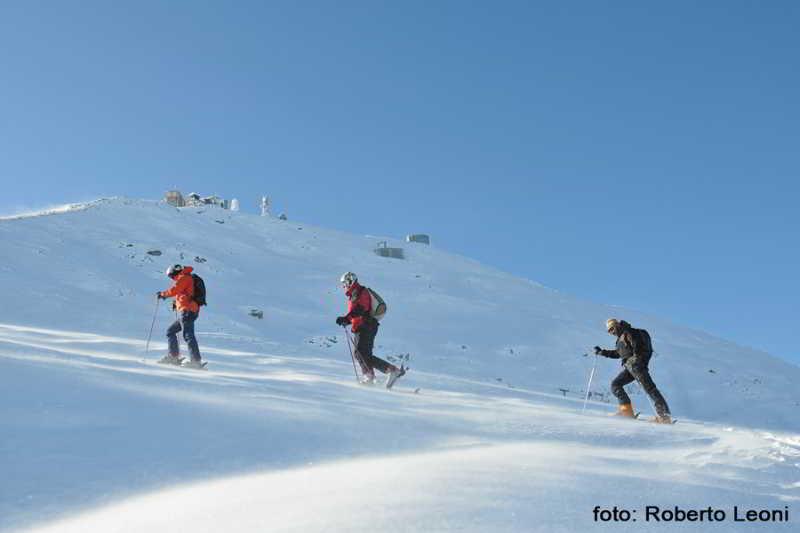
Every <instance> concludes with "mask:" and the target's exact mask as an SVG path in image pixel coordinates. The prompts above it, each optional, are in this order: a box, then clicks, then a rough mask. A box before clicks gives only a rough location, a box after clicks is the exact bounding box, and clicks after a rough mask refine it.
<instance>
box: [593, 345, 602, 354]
mask: <svg viewBox="0 0 800 533" xmlns="http://www.w3.org/2000/svg"><path fill="white" fill-rule="evenodd" d="M602 352H603V349H602V348H601V347H599V346H595V347H594V354H595V355H600V354H601V353H602Z"/></svg>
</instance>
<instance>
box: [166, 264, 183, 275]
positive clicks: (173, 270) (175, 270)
mask: <svg viewBox="0 0 800 533" xmlns="http://www.w3.org/2000/svg"><path fill="white" fill-rule="evenodd" d="M182 271H183V267H182V266H181V265H172V266H171V267H169V268H168V269H167V276H168V277H170V278H174V277H175V276H177V275H178V274H180V273H181V272H182Z"/></svg>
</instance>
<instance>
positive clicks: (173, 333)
mask: <svg viewBox="0 0 800 533" xmlns="http://www.w3.org/2000/svg"><path fill="white" fill-rule="evenodd" d="M180 330H181V322H180V320H176V321H175V322H173V323H172V324H171V325H170V327H168V328H167V342H168V343H169V354H170V355H171V356H172V357H178V356H179V355H180V354H181V348H180V346H179V345H178V332H179V331H180Z"/></svg>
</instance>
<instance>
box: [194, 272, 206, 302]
mask: <svg viewBox="0 0 800 533" xmlns="http://www.w3.org/2000/svg"><path fill="white" fill-rule="evenodd" d="M192 281H194V291H193V292H192V300H194V301H195V302H196V303H197V305H207V304H206V284H205V282H204V281H203V278H201V277H200V276H198V275H197V274H192Z"/></svg>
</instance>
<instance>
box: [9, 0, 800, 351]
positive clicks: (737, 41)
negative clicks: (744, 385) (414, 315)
mask: <svg viewBox="0 0 800 533" xmlns="http://www.w3.org/2000/svg"><path fill="white" fill-rule="evenodd" d="M600 4H605V3H598V2H547V3H544V2H543V3H541V5H537V3H534V2H445V1H437V2H428V1H426V2H412V1H403V2H392V3H389V2H332V1H331V2H252V3H249V2H244V1H238V2H199V1H193V2H179V1H173V2H130V3H127V4H125V3H122V2H114V3H109V2H96V3H95V2H88V1H87V2H73V3H68V2H50V3H39V2H36V3H34V2H4V3H2V4H0V58H2V62H1V63H0V64H1V65H2V71H3V75H2V83H0V180H2V184H3V189H4V191H5V195H4V198H3V199H2V200H0V211H3V212H6V213H8V212H12V211H15V210H18V209H21V208H25V207H36V206H42V205H49V204H57V203H65V202H69V201H76V200H83V199H90V198H96V197H99V196H112V195H124V196H132V197H143V198H157V197H159V196H160V195H161V194H162V193H163V191H164V190H165V189H167V188H170V187H172V186H177V187H179V188H181V189H183V190H190V189H191V190H197V191H198V192H202V193H212V192H214V193H217V194H220V195H222V196H225V197H238V198H239V199H240V200H241V201H242V203H243V207H244V209H249V210H251V211H253V212H255V210H256V202H257V199H258V197H259V196H260V195H261V194H264V193H266V194H269V195H271V196H272V197H273V198H274V201H275V204H276V210H277V211H286V212H287V213H288V215H289V216H290V217H291V218H293V219H300V220H303V221H306V222H310V223H314V224H318V225H322V226H327V227H332V228H337V229H342V230H347V231H353V232H358V233H369V234H378V235H381V234H383V235H395V236H403V235H405V234H406V233H410V232H427V233H430V234H432V236H433V239H434V240H435V243H436V244H437V245H439V246H441V247H443V248H446V249H448V250H452V251H455V252H458V253H461V254H464V255H468V256H471V257H474V258H476V259H478V260H480V261H482V262H485V263H488V264H491V265H494V266H497V267H499V268H502V269H504V270H507V271H510V272H512V273H515V274H518V275H520V276H524V277H527V278H531V279H534V280H536V281H539V282H542V283H544V284H546V285H548V286H551V287H554V288H557V289H559V290H563V291H565V292H569V293H573V294H576V295H579V296H582V297H585V298H588V299H592V300H595V301H599V302H604V303H613V304H620V305H625V306H628V307H633V308H637V309H640V310H643V311H648V312H651V313H655V314H659V315H662V316H665V317H669V318H671V319H673V320H675V321H676V322H679V323H682V324H686V325H690V326H694V327H697V328H701V329H705V330H708V331H710V332H712V333H715V334H718V335H721V336H724V337H727V338H730V339H732V340H735V341H737V342H739V343H742V344H746V345H750V346H754V347H757V348H762V349H765V350H768V351H770V352H772V353H774V354H776V355H780V356H783V357H785V358H788V359H790V360H792V361H795V362H800V349H799V348H798V347H797V346H798V345H797V342H796V340H795V338H794V337H795V335H794V334H795V332H797V330H798V324H800V311H799V310H800V306H799V305H798V296H800V282H798V276H797V274H798V262H799V260H800V251H799V250H798V230H800V215H798V208H797V203H798V199H800V185H798V178H800V176H799V175H798V174H800V172H799V171H798V168H800V165H799V164H798V163H799V159H800V156H799V155H798V154H800V129H799V128H800V104H798V94H800V65H798V63H799V62H800V60H798V57H800V37H798V35H799V34H800V32H798V31H797V28H798V27H800V4H798V3H797V2H779V1H775V2H761V3H757V2H737V1H725V2H702V5H697V4H701V3H697V2H682V1H679V2H669V3H664V2H661V3H656V2H622V1H621V2H614V3H610V4H612V5H610V6H609V5H600ZM355 268H357V265H356V266H355ZM510 312H513V311H512V310H510Z"/></svg>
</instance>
